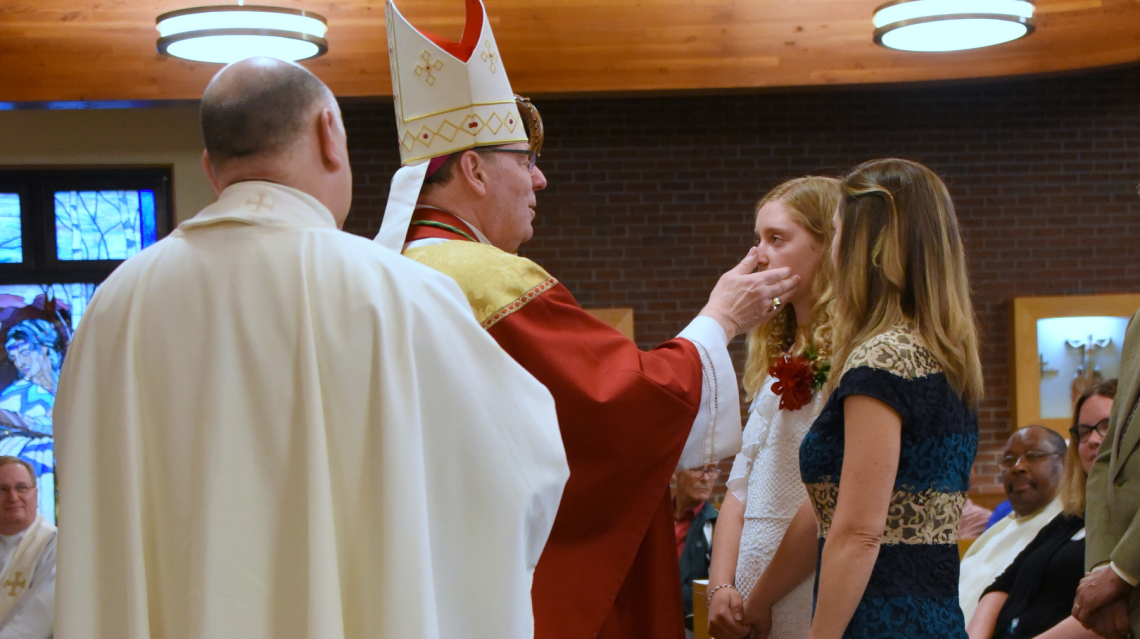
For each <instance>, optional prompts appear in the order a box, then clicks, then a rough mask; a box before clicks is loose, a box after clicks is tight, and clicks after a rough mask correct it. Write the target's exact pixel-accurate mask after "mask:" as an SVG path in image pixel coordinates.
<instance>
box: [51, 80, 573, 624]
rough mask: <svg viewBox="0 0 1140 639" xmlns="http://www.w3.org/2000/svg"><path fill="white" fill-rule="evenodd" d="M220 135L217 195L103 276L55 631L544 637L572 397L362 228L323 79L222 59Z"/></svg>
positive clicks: (85, 332)
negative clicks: (534, 586) (536, 578)
mask: <svg viewBox="0 0 1140 639" xmlns="http://www.w3.org/2000/svg"><path fill="white" fill-rule="evenodd" d="M202 134H203V138H204V140H205V142H206V149H205V152H204V153H203V154H202V165H203V169H204V170H205V171H206V174H207V176H208V177H209V179H210V183H211V184H212V185H213V186H214V189H215V190H216V191H217V192H218V201H217V202H216V203H215V204H213V205H211V206H209V207H207V208H205V209H204V210H202V211H201V212H200V213H198V214H197V215H196V216H194V217H193V218H192V219H190V220H189V221H186V222H184V223H182V224H181V225H180V226H179V227H178V229H177V230H176V231H175V232H174V233H172V234H171V235H170V236H169V237H167V238H165V239H163V240H162V241H160V242H158V243H157V244H155V245H154V246H153V247H151V248H149V249H147V250H145V251H143V252H142V253H140V254H139V255H137V256H135V257H133V258H131V259H130V260H128V261H127V262H125V263H124V264H123V265H122V266H120V267H119V268H118V269H117V270H116V271H115V272H114V273H113V274H112V275H111V277H110V278H108V279H107V281H106V282H105V283H104V284H103V285H102V286H101V287H100V289H99V292H98V293H97V294H96V295H95V297H94V298H93V300H92V301H91V304H90V306H89V307H88V308H87V311H86V313H85V314H84V318H83V322H82V323H81V324H80V325H79V327H78V331H77V333H76V336H75V340H74V342H73V343H72V345H71V349H70V352H69V354H68V358H67V363H66V365H65V367H64V370H63V374H62V377H61V379H60V384H59V396H58V398H57V400H56V404H55V420H56V421H55V424H56V434H57V437H58V449H57V450H58V455H59V456H58V461H59V468H60V471H59V472H60V476H61V477H66V478H67V488H66V496H65V497H64V498H63V500H62V502H61V512H60V521H62V522H66V524H65V525H64V526H63V531H62V538H61V542H60V544H59V547H60V553H59V576H60V579H59V582H58V590H57V593H58V596H59V606H58V608H57V609H58V610H59V616H58V619H57V622H56V634H55V636H56V637H57V639H147V638H151V637H154V638H159V637H162V638H166V639H217V638H226V637H233V638H238V637H240V638H241V639H271V638H272V639H379V638H381V637H417V638H419V637H424V638H429V639H435V638H442V637H477V638H487V639H491V638H495V639H498V638H501V637H522V638H527V637H530V635H531V633H532V632H533V621H532V616H531V614H532V613H531V603H530V583H531V573H532V571H533V569H534V565H535V563H536V562H537V561H538V556H539V554H540V553H541V551H542V548H543V545H544V544H545V542H546V539H547V536H548V535H549V532H550V528H551V526H552V523H553V518H554V513H555V512H556V511H557V507H558V501H559V498H560V495H561V492H562V488H563V485H564V484H565V481H566V478H567V476H568V470H567V466H566V459H565V453H564V452H563V448H562V443H561V439H560V437H559V433H558V429H557V420H556V413H555V409H554V403H553V400H552V399H551V397H550V394H549V393H548V392H547V391H546V389H545V388H544V387H543V386H542V385H540V384H539V383H538V382H537V381H535V379H534V378H533V377H531V375H530V374H528V373H526V371H524V370H523V369H522V368H521V367H520V366H519V365H517V364H515V363H514V361H513V360H511V358H510V357H508V356H507V355H506V354H505V353H503V352H502V349H500V348H499V347H498V346H497V345H496V344H495V342H494V340H492V339H491V338H490V337H489V336H488V335H487V334H486V332H485V331H483V330H482V329H481V328H480V327H479V325H478V324H477V323H476V322H475V320H474V319H473V318H472V316H471V310H470V308H469V307H468V305H467V303H466V300H465V299H464V297H463V295H462V294H461V293H460V292H459V289H458V288H457V287H456V286H455V284H454V283H452V281H451V280H450V279H448V278H447V277H445V276H443V275H440V274H438V273H436V272H434V271H432V270H430V269H428V268H426V267H423V266H420V265H418V264H415V263H414V262H412V261H410V260H407V259H404V258H402V257H400V256H399V255H397V254H396V253H394V252H392V251H390V250H387V249H384V248H382V247H380V246H379V245H377V244H376V243H374V242H370V241H368V240H365V239H363V238H359V237H356V236H353V235H349V234H347V233H343V232H342V231H340V230H339V227H340V226H341V225H342V224H343V222H344V220H345V217H346V216H347V215H348V212H349V207H350V204H351V201H352V174H351V171H350V168H349V158H348V151H347V145H346V138H345V129H344V124H343V122H342V120H341V114H340V110H339V108H338V107H337V103H336V100H335V99H334V98H333V96H332V94H331V93H330V92H329V90H328V89H327V88H326V87H325V86H324V85H323V84H322V83H321V82H320V81H319V80H318V79H317V78H316V77H314V76H313V75H312V74H311V73H309V72H308V71H306V70H305V69H303V68H301V67H299V66H297V65H294V64H288V63H284V62H280V61H277V60H272V59H267V58H255V59H250V60H245V61H243V62H238V63H236V64H233V65H230V66H228V67H226V68H225V69H223V70H222V71H221V72H220V73H219V74H218V75H217V76H215V77H214V79H213V81H212V82H211V83H210V85H209V86H208V87H207V88H206V92H205V95H203V97H202ZM488 495H494V496H495V499H493V500H488V499H486V497H487V496H488Z"/></svg>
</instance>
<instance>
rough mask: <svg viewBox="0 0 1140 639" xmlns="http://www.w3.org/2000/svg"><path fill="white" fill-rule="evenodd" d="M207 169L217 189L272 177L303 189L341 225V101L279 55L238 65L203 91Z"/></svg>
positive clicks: (345, 169) (344, 187) (344, 157)
mask: <svg viewBox="0 0 1140 639" xmlns="http://www.w3.org/2000/svg"><path fill="white" fill-rule="evenodd" d="M201 119H202V137H203V138H204V139H205V142H206V150H205V151H203V152H202V167H203V169H205V171H206V176H207V177H208V178H209V180H210V184H211V185H212V186H213V187H214V190H215V191H216V192H218V193H221V192H222V190H224V189H225V188H226V187H227V186H229V185H231V184H234V183H235V182H243V181H247V180H267V181H270V182H276V183H278V184H283V185H285V186H290V187H292V188H295V189H298V190H300V191H304V192H306V193H308V194H309V195H312V196H313V197H315V198H317V199H318V200H320V202H321V203H322V204H324V205H325V206H326V207H328V209H329V211H330V212H331V213H332V214H333V217H334V218H335V219H336V222H337V226H341V225H343V224H344V219H345V218H346V217H347V216H348V209H349V206H350V205H351V204H352V170H351V168H350V167H349V162H348V146H347V140H346V135H345V130H344V121H343V120H342V119H341V115H340V108H339V107H338V106H337V102H336V98H334V97H333V94H332V92H331V91H329V89H328V87H326V86H325V85H324V83H322V82H321V81H320V80H318V79H317V77H316V76H314V75H313V74H312V73H310V72H309V71H308V70H306V69H304V68H303V67H301V66H299V65H296V64H293V63H291V62H282V61H281V60H277V59H274V58H250V59H248V60H242V61H241V62H235V63H233V64H231V65H229V66H227V67H225V68H224V69H222V70H221V71H219V72H218V74H217V75H215V76H214V79H213V80H211V81H210V84H209V86H207V87H206V92H205V93H204V94H203V95H202V108H201Z"/></svg>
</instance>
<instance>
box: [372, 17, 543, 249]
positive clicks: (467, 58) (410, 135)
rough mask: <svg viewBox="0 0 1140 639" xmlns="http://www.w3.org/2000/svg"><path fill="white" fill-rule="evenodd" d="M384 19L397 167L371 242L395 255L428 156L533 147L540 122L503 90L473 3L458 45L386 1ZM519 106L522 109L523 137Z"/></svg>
mask: <svg viewBox="0 0 1140 639" xmlns="http://www.w3.org/2000/svg"><path fill="white" fill-rule="evenodd" d="M386 15H387V19H386V28H387V30H388V60H389V63H390V65H391V70H392V98H393V101H394V102H395V108H396V132H397V134H398V135H399V139H400V164H401V168H400V170H399V171H397V172H396V175H395V176H393V178H392V188H391V191H390V192H389V195H388V206H387V207H386V209H385V211H384V222H383V224H381V227H380V233H379V234H378V235H377V236H376V241H377V242H379V243H380V244H382V245H384V246H387V247H388V248H391V249H392V250H395V251H399V250H400V249H401V248H402V247H403V244H404V237H405V236H406V235H407V231H408V223H409V221H410V220H411V217H412V213H413V212H414V210H415V204H416V200H417V199H418V198H419V193H420V189H421V187H422V186H423V181H424V177H425V175H426V174H427V170H428V161H429V160H430V159H431V158H434V157H439V156H444V155H448V154H451V153H456V152H459V151H465V150H467V149H472V148H475V147H478V146H498V145H503V144H511V143H514V142H528V141H530V142H532V145H534V144H535V142H536V141H535V140H533V139H532V138H533V137H534V136H535V134H536V129H537V135H538V141H537V144H538V145H541V130H542V125H541V120H539V119H538V116H537V111H535V110H534V108H533V107H532V106H530V104H529V103H528V102H526V101H525V100H522V99H520V100H519V101H516V96H515V94H514V92H513V91H511V83H510V81H509V80H507V72H506V69H504V68H503V64H502V61H501V60H500V58H499V47H498V45H497V44H495V36H494V34H493V33H491V23H490V21H489V20H488V19H487V12H486V10H485V9H484V8H483V3H482V2H481V1H480V0H467V18H466V24H465V25H464V28H463V37H462V38H461V39H460V41H459V42H450V41H448V40H446V39H444V38H441V37H439V36H436V35H433V34H429V33H423V32H421V31H419V30H417V29H416V28H415V27H413V26H412V25H411V24H409V23H408V21H407V20H406V19H404V16H402V15H400V12H399V10H398V9H396V5H395V4H394V3H393V2H392V1H391V0H388V3H387V14H386ZM520 102H521V103H522V104H524V105H525V106H524V109H525V110H527V111H528V113H527V115H526V117H527V118H528V120H529V121H528V122H527V123H529V124H530V125H531V136H530V137H528V134H527V127H526V126H524V119H523V117H520V114H519V106H518V105H519V104H520ZM535 120H537V124H536V122H535ZM536 150H537V146H536Z"/></svg>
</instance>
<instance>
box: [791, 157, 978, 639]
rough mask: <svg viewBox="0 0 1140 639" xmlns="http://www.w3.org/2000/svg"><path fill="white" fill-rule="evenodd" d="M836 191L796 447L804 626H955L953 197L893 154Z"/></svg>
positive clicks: (957, 280)
mask: <svg viewBox="0 0 1140 639" xmlns="http://www.w3.org/2000/svg"><path fill="white" fill-rule="evenodd" d="M843 191H844V196H843V203H842V204H841V205H840V207H839V210H838V212H837V214H836V218H835V222H836V230H835V233H836V237H835V241H834V243H833V247H834V248H833V250H832V255H833V260H834V263H835V268H836V276H835V283H834V286H835V302H834V304H833V307H832V311H831V326H832V330H833V338H832V339H833V341H832V348H833V350H834V352H835V355H834V359H833V362H834V365H835V370H836V373H837V374H834V375H833V376H832V379H831V382H830V384H831V385H832V386H833V389H832V391H831V394H830V396H829V397H828V400H827V403H826V405H825V406H824V408H823V411H822V412H821V413H820V416H819V418H818V419H817V420H816V421H815V423H814V424H813V425H812V427H811V430H810V431H809V432H808V434H807V435H806V436H805V437H804V441H803V444H802V445H801V447H800V472H801V475H802V478H803V481H804V483H805V484H807V488H808V493H809V495H810V497H811V501H812V504H813V506H814V508H815V512H816V518H817V522H818V527H819V533H820V540H819V546H820V554H819V557H820V559H819V567H818V569H817V575H818V576H817V580H818V582H817V587H818V591H817V595H816V602H815V610H816V613H817V614H816V615H815V616H814V618H813V619H812V625H811V630H810V633H809V635H808V636H809V637H812V638H813V639H825V638H826V639H831V638H838V637H850V638H856V637H858V638H870V637H908V638H920V637H938V638H939V639H943V638H948V637H953V638H958V639H965V637H966V630H965V623H964V621H963V619H962V610H961V608H960V607H959V606H958V543H957V542H958V525H959V520H960V518H961V511H962V505H963V504H964V503H965V501H966V490H967V488H969V482H970V467H971V466H972V464H973V461H974V454H975V452H976V451H977V442H978V419H977V406H978V400H979V399H980V397H981V395H982V371H981V364H980V362H979V359H978V337H977V330H976V328H975V325H974V312H973V308H972V306H971V304H970V291H969V285H968V283H967V277H966V263H965V256H964V251H963V248H962V239H961V235H960V233H959V230H958V220H957V218H956V216H955V214H954V205H953V204H952V203H951V201H950V195H949V193H948V192H947V190H946V186H945V185H944V184H943V183H942V180H940V179H939V178H938V176H937V175H935V174H934V172H933V171H931V170H930V169H928V168H926V167H924V166H922V165H921V164H918V163H915V162H910V161H907V160H897V159H886V160H875V161H871V162H867V163H864V164H862V165H860V166H858V167H856V168H855V169H854V170H853V171H852V172H851V173H850V174H848V175H847V177H846V178H844V180H843Z"/></svg>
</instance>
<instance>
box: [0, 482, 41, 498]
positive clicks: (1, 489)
mask: <svg viewBox="0 0 1140 639" xmlns="http://www.w3.org/2000/svg"><path fill="white" fill-rule="evenodd" d="M33 488H35V486H29V485H27V484H16V485H15V486H8V485H6V484H0V494H2V495H4V496H5V497H7V496H8V495H9V494H11V493H12V490H15V491H16V494H17V495H26V494H28V491H29V490H31V489H33Z"/></svg>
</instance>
